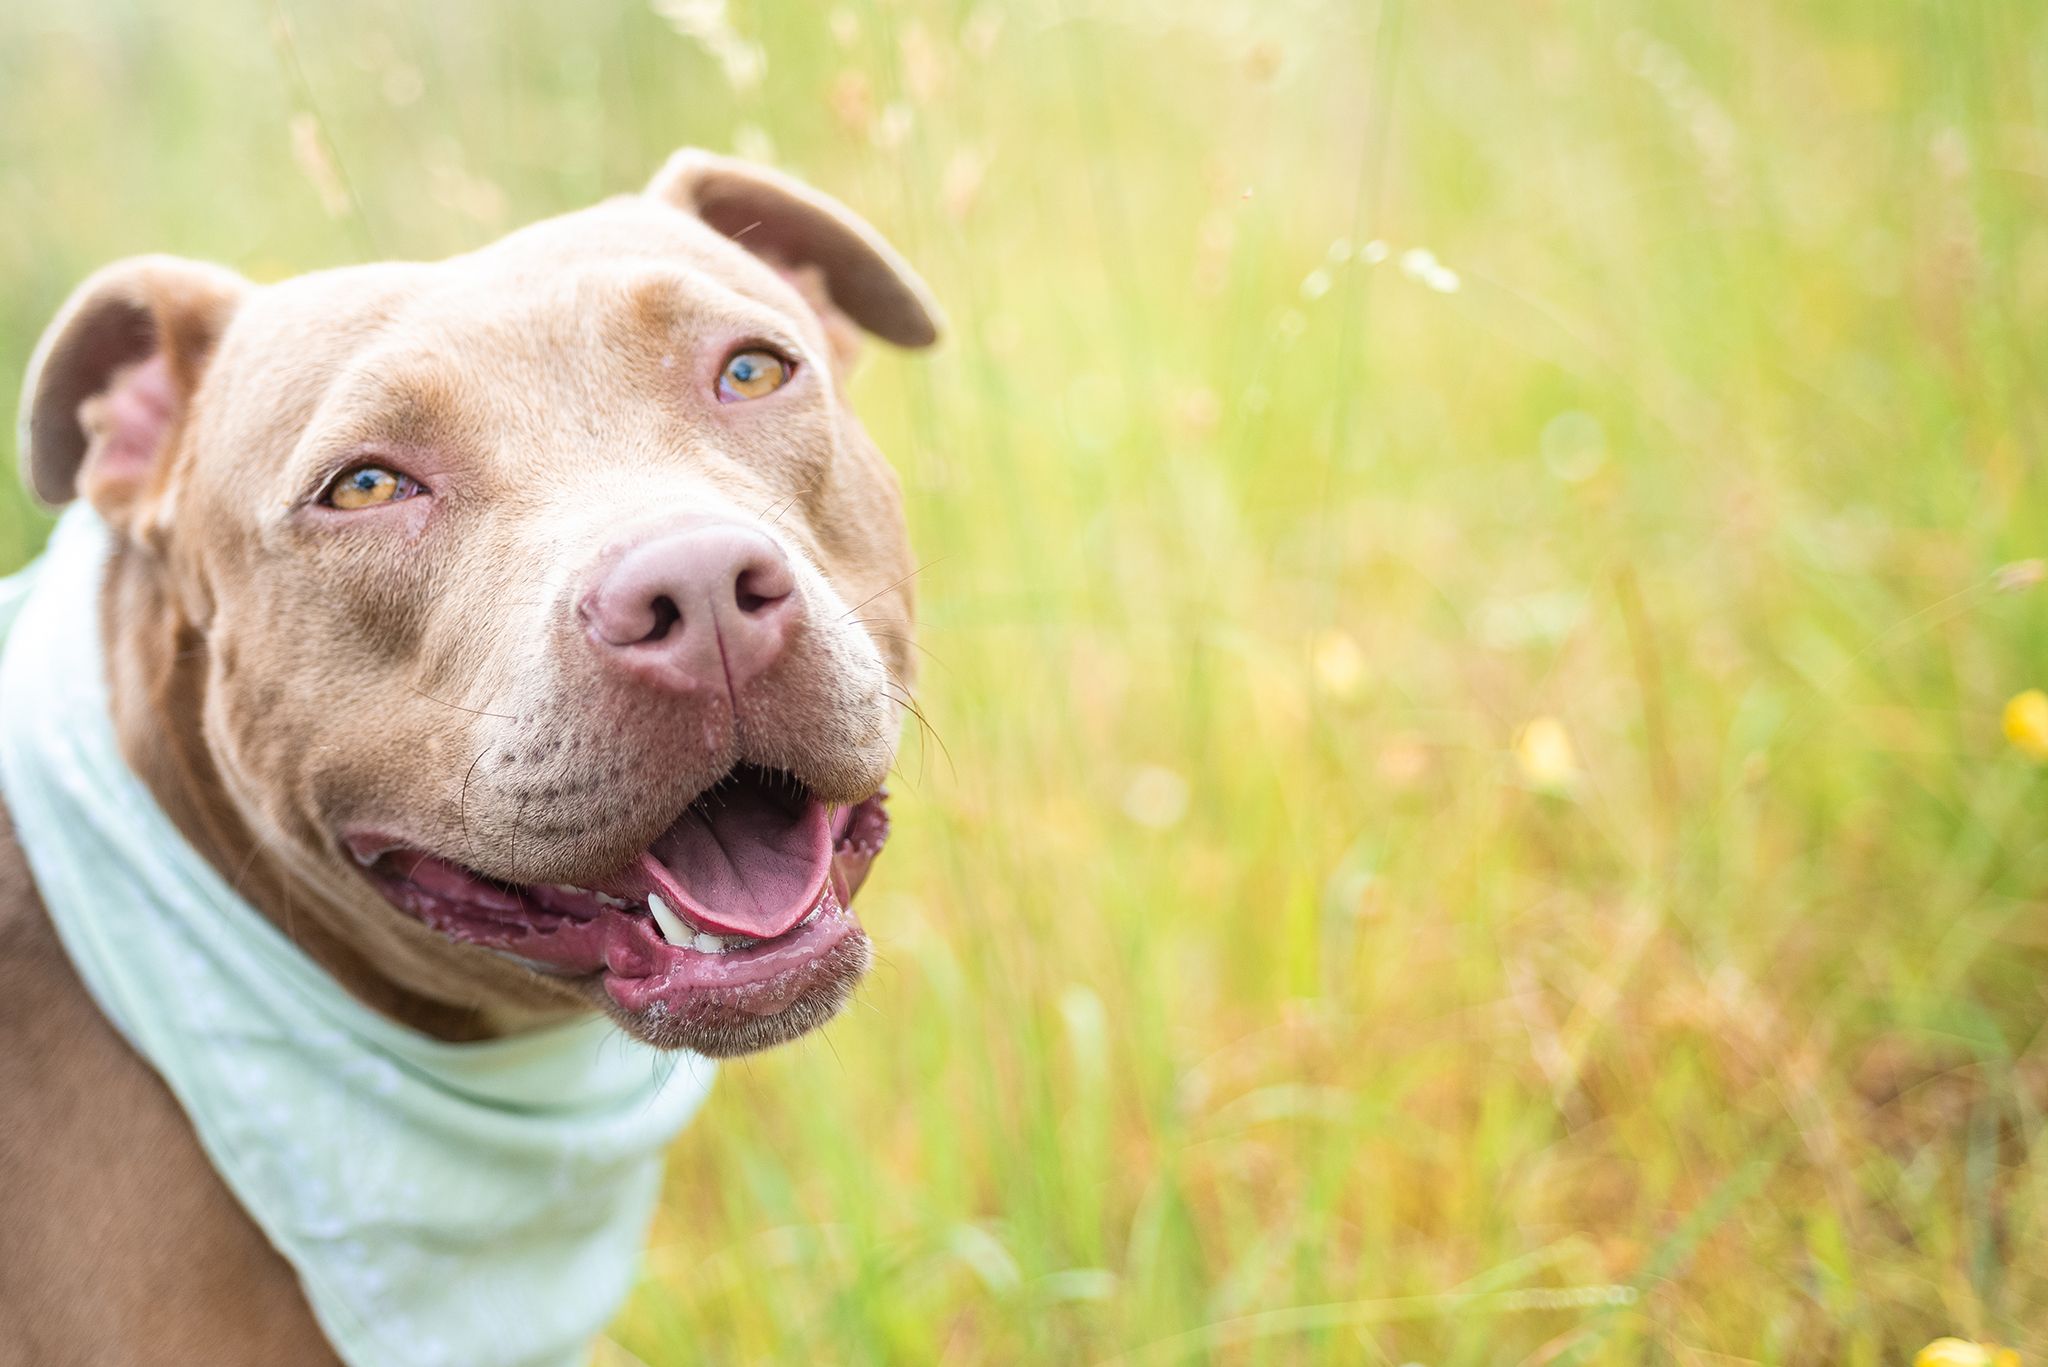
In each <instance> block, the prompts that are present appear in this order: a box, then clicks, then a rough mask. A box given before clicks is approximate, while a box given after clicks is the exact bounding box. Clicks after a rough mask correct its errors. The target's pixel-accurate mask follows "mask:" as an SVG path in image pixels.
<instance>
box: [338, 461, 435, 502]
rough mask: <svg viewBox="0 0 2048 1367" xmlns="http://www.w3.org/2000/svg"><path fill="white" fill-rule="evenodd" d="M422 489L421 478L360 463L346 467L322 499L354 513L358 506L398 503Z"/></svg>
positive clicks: (379, 466)
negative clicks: (416, 478)
mask: <svg viewBox="0 0 2048 1367" xmlns="http://www.w3.org/2000/svg"><path fill="white" fill-rule="evenodd" d="M419 491H420V486H419V481H417V480H415V479H414V478H413V477H412V476H411V475H401V474H399V473H398V472H396V471H394V470H387V469H385V468H384V467H383V466H381V465H358V466H357V467H356V468H355V469H353V470H344V471H343V472H342V473H341V476H340V477H339V478H338V479H336V480H335V481H334V483H333V484H331V485H329V486H328V489H327V495H326V497H325V498H323V499H322V500H321V502H323V503H325V504H326V505H327V506H328V507H330V508H339V509H341V510H342V511H343V512H345V513H352V512H355V511H356V510H357V509H358V508H374V507H376V506H377V505H378V504H380V503H396V502H398V500H400V499H402V498H411V497H412V496H413V495H414V494H416V493H418V492H419Z"/></svg>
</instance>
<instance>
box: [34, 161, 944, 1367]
mask: <svg viewBox="0 0 2048 1367" xmlns="http://www.w3.org/2000/svg"><path fill="white" fill-rule="evenodd" d="M937 327H938V324H937V311H936V309H935V308H934V307H933V306H932V305H931V304H930V302H929V301H928V299H927V296H926V293H925V290H924V288H923V286H922V285H921V283H920V282H919V281H918V280H917V278H916V277H915V275H913V274H912V273H911V271H910V270H909V268H908V267H906V266H905V265H904V264H903V263H902V261H901V260H899V259H898V257H897V256H896V254H895V253H894V252H893V251H891V250H890V248H889V247H888V246H887V245H886V244H885V243H883V242H882V241H881V240H880V239H879V238H878V237H877V236H876V234H875V233H874V231H873V230H872V229H871V228H869V227H868V226H867V225H866V224H864V223H862V222H861V221H860V220H859V219H857V218H855V217H854V216H853V215H852V214H851V213H849V212H848V211H847V210H846V209H845V208H843V207H842V206H841V205H839V204H837V203H836V202H834V201H832V200H830V199H827V198H825V197H824V196H822V195H819V194H817V193H816V192H814V191H811V190H809V189H807V188H805V187H803V186H801V185H799V184H797V183H795V182H792V181H790V180H788V179H786V178H784V177H781V176H778V175H775V174H773V173H771V172H767V171H763V170H760V169H758V168H754V167H750V166H747V165H744V164H742V163H737V162H733V161H729V160H726V159H723V158H719V157H714V156H710V155H708V154H704V153H699V152H683V153H679V154H677V156H676V157H675V158H673V159H672V160H671V161H670V162H669V164H668V166H667V167H665V168H664V169H663V170H662V172H661V173H660V174H659V175H658V176H656V177H655V179H654V182H653V183H652V185H650V186H649V188H648V191H647V193H646V194H644V195H641V196H632V197H622V198H619V199H615V200H611V201H608V202H606V203H604V204H601V205H598V206H596V207H594V208H591V209H587V210H584V211H582V212H580V213H575V214H570V215H567V216H565V217H561V218H557V219H551V220H548V221H546V222H543V223H539V224H536V225H534V226H532V227H529V228H526V229H524V230H522V231H520V232H517V233H514V234H512V235H511V236H509V237H507V238H505V239H503V240H502V241H499V242H497V243H495V244H493V245H492V246H490V247H487V248H485V249H483V250H481V251H478V252H475V253H472V254H470V255H467V256H463V257H458V258H455V259H453V260H449V261H444V262H439V263H435V264H431V265H423V264H388V265H374V266H361V267H354V268H349V269H344V270H335V271H328V272H322V273H320V274H316V275H311V276H306V277H302V278H299V279H295V280H289V281H285V282H283V283H280V284H276V285H269V286H262V287H258V286H255V285H252V284H250V283H249V282H247V281H245V280H243V279H242V278H240V277H239V276H236V275H234V274H232V273H230V272H228V271H225V270H222V269H219V268H217V267H213V266H206V265H200V264H197V263H193V262H189V261H182V260H177V259H173V258H168V257H149V258H141V259H136V260H130V261H126V262H122V263H120V264H118V265H115V266H112V267H109V268H107V269H106V270H104V271H102V272H101V273H99V274H98V275H96V276H95V277H94V278H93V279H91V280H90V281H88V282H87V283H86V284H85V285H84V286H83V287H82V288H81V289H80V290H79V291H78V293H77V294H76V295H74V296H73V298H72V299H71V300H70V302H68V303H67V304H66V305H65V306H64V309H63V311H62V312H61V313H60V314H59V316H58V317H57V319H56V320H55V322H53V323H52V324H51V327H50V330H49V332H48V333H47V334H46V335H45V337H44V339H43V343H42V346H41V347H40V349H39V351H38V353H37V356H36V360H35V362H34V364H33V366H32V368H31V372H30V375H29V380H28V387H27V392H26V396H25V404H26V408H25V413H24V434H25V443H24V456H25V459H26V461H27V463H28V474H29V477H30V479H31V481H32V483H33V485H34V487H35V490H36V492H37V493H38V494H39V495H40V496H41V497H43V498H44V499H45V500H47V501H49V502H52V503H61V502H64V501H65V500H67V499H69V498H71V497H73V496H74V494H82V495H83V496H84V497H85V498H87V499H89V500H90V501H91V503H92V504H93V505H94V507H95V508H96V509H97V510H98V511H99V512H100V514H101V515H102V516H103V518H104V519H105V520H106V521H107V522H108V524H109V525H110V526H111V527H112V528H113V529H114V531H115V534H116V549H115V552H114V556H113V559H112V561H111V563H110V565H109V569H108V582H107V588H106V596H105V603H104V622H103V631H104V638H105V643H106V653H107V658H108V661H109V666H108V668H109V675H110V680H109V682H110V687H111V690H112V697H113V701H114V708H115V718H114V722H115V727H116V731H117V734H118V736H119V738H120V741H121V745H122V750H123V753H124V755H125V756H126V758H127V760H128V762H129V763H130V765H131V766H132V767H133V768H134V769H135V771H136V772H137V774H138V775H139V776H140V777H141V778H142V779H143V781H144V782H145V783H146V784H147V785H148V787H149V788H150V790H151V791H152V792H153V793H154V794H155V796H156V798H157V800H158V802H159V803H160V804H161V805H162V807H163V808H164V809H165V811H166V812H167V813H169V814H170V815H171V817H172V818H173V820H174V821H175V822H176V823H177V825H178V827H179V829H180V830H181V831H182V832H183V834H184V835H185V837H186V838H187V839H188V840H189V841H190V842H191V843H192V844H193V846H194V847H195V848H196V849H197V850H198V851H199V852H200V853H201V854H202V855H204V856H205V857H206V858H207V859H208V860H209V861H210V862H211V863H212V864H213V865H214V866H215V867H216V868H217V869H218V870H220V871H221V872H222V874H223V875H224V876H226V877H227V878H229V879H230V880H232V881H233V882H234V883H235V884H236V886H237V887H239V888H240V889H241V890H242V892H243V893H244V895H245V896H247V897H248V898H249V899H250V900H251V901H252V902H253V903H254V904H255V905H256V906H257V907H258V908H260V909H261V910H262V911H263V912H264V914H265V915H267V916H268V917H269V918H270V919H271V920H273V921H274V922H276V923H277V924H278V925H280V926H281V927H283V928H285V929H286V930H287V931H288V933H290V934H291V935H292V936H293V937H294V938H296V940H297V941H298V943H299V944H300V945H301V946H302V947H303V948H304V949H305V951H306V952H307V953H308V954H309V955H311V956H312V957H313V958H314V959H315V960H316V961H317V962H319V963H320V964H321V965H323V966H324V967H325V968H326V969H328V971H329V972H331V973H332V974H333V975H334V976H335V977H336V978H337V979H339V980H340V981H341V982H342V983H343V984H344V985H345V986H347V987H348V989H349V990H350V991H351V992H353V993H354V994H355V995H356V996H358V997H359V998H361V999H362V1000H364V1001H366V1002H368V1003H370V1004H372V1005H373V1006H375V1007H377V1008H378V1009H380V1010H382V1011H383V1012H385V1013H386V1014H388V1015H390V1016H392V1017H394V1018H395V1019H397V1020H400V1021H403V1022H405V1023H407V1024H409V1025H412V1026H414V1027H416V1028H418V1029H420V1030H423V1031H426V1032H429V1033H431V1034H433V1035H436V1036H439V1037H441V1038H445V1039H451V1040H462V1039H474V1038H483V1037H489V1036H493V1035H499V1034H503V1033H506V1032H511V1031H518V1030H521V1029H524V1028H528V1027H531V1026H535V1025H538V1024H541V1023H545V1022H549V1021H552V1020H557V1019H560V1018H563V1017H565V1016H567V1015H571V1014H575V1013H582V1012H588V1011H590V1010H592V1009H600V1010H604V1011H607V1012H609V1013H610V1014H611V1015H612V1017H613V1018H615V1019H616V1020H617V1021H618V1023H619V1025H620V1026H621V1027H622V1028H624V1029H626V1030H628V1031H631V1032H632V1033H634V1034H636V1035H638V1036H640V1037H641V1038H643V1039H646V1040H648V1041H650V1042H653V1043H656V1044H660V1045H663V1046H677V1047H685V1048H690V1049H695V1050H699V1051H701V1052H704V1053H707V1054H712V1055H729V1054H734V1053H739V1052H743V1051H747V1050H752V1049H758V1048H762V1047H764V1046H767V1045H771V1044H775V1043H777V1042H780V1041H783V1040H787V1039H789V1038H792V1037H794V1036H796V1035H798V1034H800V1033H802V1032H803V1031H805V1030H807V1029H810V1028H812V1027H813V1026H815V1025H817V1024H818V1023H820V1022H822V1021H824V1020H826V1019H827V1018H829V1017H830V1016H831V1015H832V1014H833V1013H834V1012H835V1011H837V1010H838V1009H839V1008H840V1007H841V1006H842V1005H843V1004H844V1003H845V1001H846V1000H847V997H848V995H849V993H850V992H851V990H852V988H853V986H854V984H855V982H856V981H857V979H858V978H859V977H860V975H861V973H862V971H863V970H864V968H865V967H866V964H867V960H868V948H867V941H866V938H865V936H864V935H863V933H862V932H861V929H860V927H859V925H858V923H857V922H856V921H855V920H854V919H853V917H852V914H851V912H850V911H848V910H846V902H847V900H848V899H849V898H850V897H851V895H852V892H853V891H854V889H855V888H856V887H857V886H858V885H859V883H860V881H861V879H862V877H863V876H864V875H865V873H866V871H867V866H868V863H869V861H870V860H871V858H872V857H873V854H874V851H875V850H876V849H877V848H879V845H880V842H881V840H882V838H883V836H884V834H885V833H886V819H885V818H884V816H883V814H882V811H881V806H880V797H879V790H880V788H881V785H882V781H883V778H884V775H885V774H886V772H887V770H888V768H889V766H890V764H891V762H892V759H893V755H894V748H895V742H896V735H897V725H898V720H899V714H900V710H901V704H900V702H899V700H898V689H899V687H900V686H901V684H902V682H903V681H906V680H908V679H909V678H910V676H911V672H912V671H911V660H910V655H909V653H908V652H909V648H910V646H909V631H910V617H911V601H910V588H909V579H910V576H911V573H912V565H911V562H910V558H909V548H908V545H907V541H906V538H905V532H904V525H903V517H902V512H901V507H900V503H899V499H898V495H897V490H896V485H895V481H894V478H893V476H892V474H891V473H890V471H889V468H888V467H887V465H886V464H885V463H884V462H883V460H882V458H881V456H880V455H879V454H878V453H877V452H876V450H875V449H874V447H873V446H872V444H871V443H870V442H869V441H868V439H867V438H866V436H865V435H864V433H863V432H862V430H861V427H860V425H859V424H858V422H857V421H856V420H855V419H854V417H853V415H852V413H851V412H850V411H849V409H848V407H847V404H846V400H845V396H844V394H843V392H842V390H841V381H842V379H843V376H844V372H845V369H846V367H847V365H848V364H849V363H850V360H851V356H852V352H853V349H854V339H855V335H856V330H857V329H865V330H866V331H868V332H870V333H873V334H876V335H878V336H880V337H882V338H884V339H886V340H888V341H891V342H894V343H897V344H899V345H903V346H924V345H927V344H929V343H930V342H932V341H933V340H934V339H935V337H936V335H937ZM0 1097H4V1098H5V1102H4V1105H0V1240H4V1248H0V1362H7V1363H16V1362H19V1363H37V1364H55V1363H71V1362H77V1363H98V1364H105V1363H127V1362H145V1361H146V1362H152V1363H182V1362H193V1363H198V1362H204V1363H208V1364H229V1363H263V1364H279V1363H294V1364H300V1363H313V1362H320V1361H331V1360H332V1354H331V1351H330V1350H329V1349H328V1348H327V1347H326V1345H325V1343H324V1341H323V1340H322V1338H321V1336H320V1334H319V1331H318V1329H317V1328H316V1327H315V1325H314V1323H313V1320H312V1318H311V1316H310V1314H309V1312H308V1310H307V1308H306V1305H305V1303H304V1301H303V1300H302V1299H301V1297H300V1296H299V1294H298V1291H297V1287H296V1284H295V1281H294V1279H293V1277H292V1274H291V1271H290V1269H289V1268H288V1267H287V1266H286V1264H285V1263H284V1262H283V1260H282V1259H281V1258H280V1257H279V1256H278V1255H277V1254H275V1253H274V1252H273V1251H272V1250H271V1248H270V1247H269V1246H268V1244H266V1243H265V1241H264V1239H263V1237H262V1236H261V1234H260V1233H259V1232H258V1230H257V1229H256V1227H255V1226H254V1225H253V1224H252V1223H251V1222H250V1221H249V1220H248V1219H247V1218H246V1217H245V1216H244V1215H243V1213H242V1212H241V1210H240V1209H239V1208H238V1207H237V1206H236V1204H235V1203H234V1201H233V1199H232V1197H231V1196H230V1194H229V1192H228V1191H227V1189H226V1187H225V1186H224V1185H223V1184H222V1183H221V1181H220V1180H219V1178H218V1177H217V1176H216V1175H215V1174H214V1173H213V1172H212V1170H211V1169H210V1168H209V1166H208V1164H207V1161H206V1159H205V1157H204V1155H203V1153H202V1152H201V1150H200V1149H199V1147H198V1146H197V1144H196V1142H195V1140H194V1138H193V1136H192V1134H191V1132H190V1130H189V1128H188V1127H187V1125H186V1124H185V1121H184V1117H183V1115H182V1114H181V1112H180V1111H179V1109H178V1107H177V1104H176V1103H175V1101H174V1100H173V1099H172V1097H171V1096H170V1094H169V1092H168V1091H167V1090H166V1089H165V1088H164V1087H163V1086H162V1084H161V1083H160V1081H159V1080H158V1079H157V1077H156V1076H155V1074H154V1073H152V1072H151V1071H150V1069H149V1068H148V1067H147V1065H145V1064H144V1063H143V1062H142V1061H141V1060H140V1059H139V1058H138V1057H136V1056H135V1055H134V1054H132V1053H131V1052H129V1050H128V1049H127V1047H126V1046H125V1045H124V1044H123V1043H122V1041H121V1040H120V1038H119V1037H118V1036H117V1035H116V1034H115V1033H114V1032H113V1030H112V1029H111V1027H110V1026H109V1025H108V1023H107V1022H106V1021H105V1020H104V1019H103V1018H102V1017H101V1016H100V1015H99V1013H98V1011H97V1010H96V1008H95V1007H94V1005H93V1004H92V1002H91V1000H90V998H89V997H88V996H87V995H86V993H85V991H84V989H83V987H82V985H81V983H80V982H79V980H78V978H77V976H76V975H75V973H74V972H73V970H72V968H71V966H70V964H69V962H68V961H67V960H66V958H65V956H64V953H63V951H62V948H61V946H60V945H59V944H58V942H57V940H56V938H55V935H54V933H53V930H52V928H51V926H50V924H49V922H48V920H47V918H46V915H45V913H44V912H43V911H42V909H41V906H40V904H39V902H38V899H37V894H36V890H35V888H34V886H33V884H32V881H31V879H30V877H29V874H28V872H27V868H26V865H25V863H24V861H23V859H22V856H21V854H20V852H19V850H18V849H17V848H16V847H15V845H14V842H13V840H12V838H11V836H9V837H8V838H5V839H0Z"/></svg>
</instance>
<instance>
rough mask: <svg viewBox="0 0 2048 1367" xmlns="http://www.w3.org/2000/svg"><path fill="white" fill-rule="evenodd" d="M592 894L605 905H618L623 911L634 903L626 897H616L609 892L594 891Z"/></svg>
mask: <svg viewBox="0 0 2048 1367" xmlns="http://www.w3.org/2000/svg"><path fill="white" fill-rule="evenodd" d="M592 896H594V897H596V898H597V900H598V901H599V902H602V903H603V904H604V905H605V906H608V907H617V908H619V909H620V910H621V911H624V910H625V909H626V908H627V907H630V906H632V905H633V904H632V903H631V902H628V901H627V900H626V899H625V898H623V897H614V896H612V895H611V894H610V893H608V892H599V893H593V894H592Z"/></svg>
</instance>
